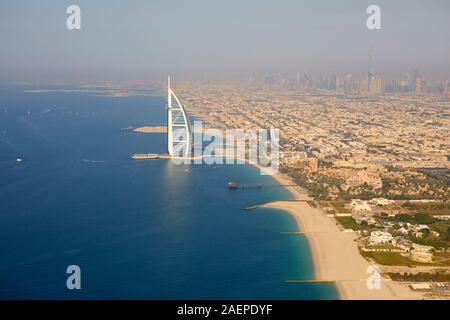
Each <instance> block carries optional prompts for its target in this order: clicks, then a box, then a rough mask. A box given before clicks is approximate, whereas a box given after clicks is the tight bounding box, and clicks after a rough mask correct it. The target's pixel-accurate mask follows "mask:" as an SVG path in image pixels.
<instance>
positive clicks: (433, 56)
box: [0, 0, 450, 81]
mask: <svg viewBox="0 0 450 320" xmlns="http://www.w3.org/2000/svg"><path fill="white" fill-rule="evenodd" d="M70 4H71V3H69V2H68V1H62V2H61V3H58V4H55V3H53V2H52V1H42V2H40V3H39V4H37V3H28V4H27V5H26V6H23V7H21V5H19V4H16V3H14V2H13V3H11V2H10V3H2V4H1V5H0V6H1V10H0V39H1V41H2V47H3V50H2V52H1V53H0V70H1V76H0V80H1V81H8V80H12V81H13V80H25V81H26V80H54V81H57V80H68V81H77V80H80V81H86V80H118V79H121V80H123V79H128V80H129V79H150V80H157V79H161V78H165V76H166V75H167V74H172V75H176V76H177V79H183V78H188V77H191V78H202V77H206V78H221V77H224V78H226V77H231V76H239V75H242V74H245V73H251V72H255V71H256V72H276V71H280V72H286V71H289V70H295V72H296V71H298V70H300V71H301V72H305V73H335V74H340V73H363V72H364V73H365V72H367V64H368V62H367V53H368V51H369V48H372V49H373V54H374V56H375V57H376V61H374V68H375V70H376V72H378V73H381V74H383V75H386V76H387V77H398V76H400V75H402V74H404V72H405V70H414V69H418V70H422V72H423V75H424V76H425V77H431V78H436V79H441V80H443V79H446V78H449V75H450V62H449V61H448V58H447V57H448V56H449V55H450V44H449V42H448V41H445V39H446V30H448V29H449V28H450V22H449V20H448V19H447V17H446V15H445V13H446V12H447V9H448V8H449V6H450V4H449V3H448V2H446V1H439V0H435V1H432V2H427V3H423V1H396V2H395V3H392V2H389V1H382V0H381V1H377V2H376V4H377V5H379V6H380V8H381V29H380V30H368V29H367V27H366V18H367V14H366V8H367V6H368V5H370V4H373V3H372V2H370V1H344V2H339V3H335V2H331V3H330V2H329V1H319V2H314V3H312V2H307V1H295V2H292V1H287V0H285V1H282V2H277V3H273V2H270V1H262V2H258V5H254V4H250V3H241V2H233V1H231V2H229V1H227V2H222V3H215V4H214V6H211V5H209V4H208V2H205V1H194V2H190V3H189V4H186V3H183V2H174V3H170V4H168V3H165V2H161V1H155V2H151V3H148V2H142V1H137V2H136V3H133V4H129V3H126V4H125V3H122V2H113V3H110V2H102V1H98V2H95V3H92V2H88V1H79V2H78V3H77V4H78V5H79V6H80V8H81V17H82V18H81V30H68V29H67V28H66V25H65V20H66V18H67V17H68V15H67V14H66V7H67V6H68V5H70ZM124 12H126V14H124ZM219 12H220V14H219ZM168 19H170V23H169V24H168V23H166V22H167V21H169V20H168ZM130 35H132V36H130Z"/></svg>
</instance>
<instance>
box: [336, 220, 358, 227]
mask: <svg viewBox="0 0 450 320" xmlns="http://www.w3.org/2000/svg"><path fill="white" fill-rule="evenodd" d="M336 220H337V221H338V222H339V223H340V224H341V225H342V226H343V227H344V228H345V229H352V230H358V229H359V226H358V224H357V223H356V221H355V219H353V217H336Z"/></svg>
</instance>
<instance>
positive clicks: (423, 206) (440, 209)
mask: <svg viewBox="0 0 450 320" xmlns="http://www.w3.org/2000/svg"><path fill="white" fill-rule="evenodd" d="M402 207H403V208H406V209H409V210H414V211H416V212H427V213H429V214H431V215H450V203H449V202H429V203H413V202H410V201H407V202H405V203H404V204H403V205H402Z"/></svg>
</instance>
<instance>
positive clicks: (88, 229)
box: [0, 86, 337, 299]
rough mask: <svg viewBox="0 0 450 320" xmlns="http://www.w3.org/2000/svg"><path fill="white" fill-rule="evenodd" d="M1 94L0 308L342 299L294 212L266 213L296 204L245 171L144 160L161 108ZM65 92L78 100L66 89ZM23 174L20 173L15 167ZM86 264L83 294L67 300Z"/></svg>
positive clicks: (129, 100) (7, 90) (154, 142)
mask: <svg viewBox="0 0 450 320" xmlns="http://www.w3.org/2000/svg"><path fill="white" fill-rule="evenodd" d="M25 89H26V88H24V87H17V86H15V87H2V88H0V298H2V299H10V298H19V299H25V298H31V299H55V298H56V299H334V298H337V292H336V289H335V287H334V286H332V285H328V284H292V283H291V284H289V283H286V282H285V280H287V279H310V278H311V277H312V264H311V258H310V255H309V249H308V244H307V242H306V241H305V239H304V238H303V237H301V236H298V235H282V234H280V232H282V231H292V230H295V228H296V225H295V222H294V220H293V219H292V218H291V217H290V216H289V215H288V214H286V213H283V212H280V211H277V210H271V209H259V210H255V211H250V212H248V211H244V210H243V208H245V207H246V206H249V205H253V204H256V203H260V202H264V201H269V200H275V199H288V198H290V195H289V194H288V193H287V192H286V191H285V190H283V189H282V188H279V187H267V188H263V189H259V190H258V189H253V190H251V189H248V190H234V191H233V190H228V189H227V188H226V183H227V181H230V180H233V181H238V182H240V183H249V184H250V183H262V184H263V185H264V184H273V183H274V181H273V180H272V178H270V177H267V176H261V175H260V174H259V171H258V170H256V169H254V168H252V167H249V166H246V165H234V166H229V165H228V166H225V165H223V166H220V165H215V166H206V165H184V166H177V165H174V164H173V163H172V162H170V161H165V160H154V161H133V160H131V159H130V158H129V155H130V154H132V153H138V152H153V153H163V152H165V136H164V135H161V134H137V133H131V132H124V131H121V130H120V129H121V128H123V127H127V126H130V125H131V126H141V125H147V124H153V125H158V124H163V123H164V122H165V108H164V106H165V100H164V98H163V97H151V96H135V97H126V98H113V97H104V96H97V95H95V94H93V93H87V92H78V93H70V92H64V93H62V92H47V93H39V94H37V93H25V92H24V90H25ZM66 89H67V88H66ZM19 157H20V158H23V160H24V161H23V162H20V163H18V162H16V158H19ZM72 264H76V265H79V266H80V268H81V272H82V281H81V282H82V290H78V291H77V290H73V291H70V290H68V289H67V288H66V278H67V274H66V273H65V271H66V267H67V266H68V265H72Z"/></svg>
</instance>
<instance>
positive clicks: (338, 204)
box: [330, 201, 350, 213]
mask: <svg viewBox="0 0 450 320" xmlns="http://www.w3.org/2000/svg"><path fill="white" fill-rule="evenodd" d="M330 204H331V205H332V206H333V207H334V208H335V209H336V210H337V211H338V212H339V213H350V212H349V211H348V210H347V209H346V208H345V202H340V201H331V202H330Z"/></svg>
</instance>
